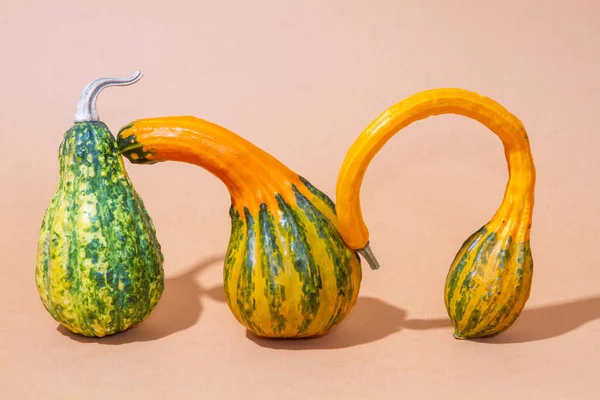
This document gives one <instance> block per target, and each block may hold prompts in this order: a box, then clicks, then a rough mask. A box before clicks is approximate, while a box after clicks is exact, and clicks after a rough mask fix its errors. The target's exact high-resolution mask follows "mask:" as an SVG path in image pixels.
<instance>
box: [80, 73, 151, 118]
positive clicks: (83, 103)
mask: <svg viewBox="0 0 600 400" xmlns="http://www.w3.org/2000/svg"><path fill="white" fill-rule="evenodd" d="M141 78H142V73H141V72H140V71H135V72H134V73H133V74H132V75H131V76H130V77H129V78H98V79H96V80H94V81H92V82H90V83H89V84H88V85H87V86H86V87H85V89H84V90H83V93H81V96H80V97H79V103H77V112H76V113H75V117H74V118H73V122H75V123H77V122H91V121H99V120H100V117H99V116H98V112H97V111H96V101H97V99H98V95H99V94H100V92H101V91H102V89H104V88H106V87H108V86H128V85H132V84H134V83H136V82H137V81H139V80H140V79H141Z"/></svg>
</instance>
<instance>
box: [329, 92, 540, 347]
mask: <svg viewBox="0 0 600 400" xmlns="http://www.w3.org/2000/svg"><path fill="white" fill-rule="evenodd" d="M439 114H459V115H463V116H466V117H469V118H472V119H474V120H476V121H479V122H480V123H482V124H484V125H485V126H487V127H488V128H489V129H490V130H492V131H493V132H494V133H495V134H496V135H498V136H499V138H500V139H501V140H502V142H503V144H504V150H505V155H506V160H507V162H508V170H509V180H508V183H507V186H506V190H505V194H504V199H503V201H502V204H501V205H500V207H499V209H498V210H497V211H496V213H495V215H494V216H493V218H492V219H491V220H490V221H489V222H488V223H487V224H486V225H485V226H483V227H482V228H481V229H480V230H478V231H477V232H476V233H474V234H473V235H471V236H470V237H469V238H468V239H467V240H466V241H465V242H464V244H463V245H462V247H461V249H460V250H459V251H458V254H457V255H456V257H455V259H454V261H453V262H452V264H451V267H450V270H449V272H448V275H447V279H446V285H445V293H444V300H445V304H446V309H447V311H448V314H449V316H450V319H451V320H452V323H453V325H454V327H455V333H454V336H455V337H456V338H459V339H462V338H478V337H488V336H493V335H495V334H498V333H500V332H502V331H504V330H506V329H507V328H509V327H510V326H511V325H512V324H513V322H514V321H515V320H516V318H517V317H518V316H519V314H520V312H521V311H522V309H523V307H524V306H525V303H526V301H527V299H528V298H529V293H530V288H531V282H532V276H533V261H532V257H531V249H530V245H529V235H530V229H531V221H532V211H533V203H534V185H535V167H534V164H533V158H532V155H531V151H530V147H529V139H528V137H527V133H526V131H525V128H524V127H523V125H522V124H521V122H520V121H519V120H518V119H517V118H516V117H515V116H514V115H512V114H511V113H510V112H508V111H507V110H506V109H505V108H504V107H502V106H501V105H500V104H498V103H497V102H495V101H493V100H491V99H489V98H487V97H484V96H481V95H479V94H477V93H473V92H470V91H466V90H462V89H435V90H429V91H425V92H421V93H417V94H415V95H413V96H410V97H409V98H407V99H405V100H404V101H402V102H400V103H398V104H396V105H394V106H392V107H390V108H389V109H388V110H386V111H385V112H384V113H383V114H381V115H380V116H379V117H378V118H377V119H375V120H374V121H373V122H372V123H371V124H370V125H369V126H368V127H367V128H366V129H365V130H364V131H363V132H362V134H361V135H360V136H359V137H358V139H357V140H356V141H355V143H354V144H353V145H352V147H351V148H350V150H349V151H348V154H347V155H346V158H345V160H344V163H343V165H342V168H341V171H340V174H339V177H338V183H337V189H336V191H337V211H338V220H339V226H340V233H341V234H342V236H343V237H344V240H345V242H346V243H347V244H348V245H349V246H350V247H351V248H354V249H360V248H361V247H363V246H365V245H366V244H368V239H369V232H368V229H367V227H366V226H365V223H364V221H363V219H362V213H361V208H360V199H359V195H360V186H361V184H362V180H363V177H364V174H365V171H366V169H367V167H368V165H369V163H370V162H371V160H372V159H373V157H374V156H375V155H376V154H377V152H378V151H379V150H380V149H381V148H382V147H383V146H384V145H385V143H386V142H387V141H388V140H389V139H390V138H391V137H392V136H394V135H395V134H396V133H397V132H398V131H399V130H401V129H402V128H404V127H406V126H408V125H409V124H411V123H413V122H415V121H418V120H421V119H424V118H427V117H429V116H433V115H439Z"/></svg>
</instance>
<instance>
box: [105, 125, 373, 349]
mask: <svg viewBox="0 0 600 400" xmlns="http://www.w3.org/2000/svg"><path fill="white" fill-rule="evenodd" d="M117 141H118V146H119V150H120V151H121V154H122V155H123V156H125V157H126V158H127V159H129V161H131V162H132V163H134V164H153V163H157V162H164V161H179V162H185V163H190V164H194V165H197V166H200V167H203V168H205V169H207V170H208V171H210V172H211V173H212V174H214V175H215V176H217V177H218V178H219V179H221V180H222V181H223V182H224V183H225V185H226V186H227V188H228V190H229V192H230V194H231V207H230V216H231V222H232V228H231V236H230V240H229V245H228V250H227V254H226V259H225V265H224V270H223V276H224V286H225V295H226V298H227V304H228V305H229V308H230V310H231V312H232V313H233V315H234V316H235V318H236V319H237V320H238V321H239V322H240V323H241V324H242V325H243V326H244V327H246V328H247V329H248V330H249V331H251V332H252V333H254V334H255V335H259V336H264V337H271V338H298V337H309V336H317V335H322V334H325V333H326V332H328V331H329V330H330V329H332V328H333V327H334V326H336V325H337V324H339V323H340V322H341V321H342V320H343V319H344V318H345V317H346V316H347V315H348V313H349V312H350V310H351V309H352V307H353V306H354V305H355V303H356V299H357V297H358V293H359V289H360V281H361V278H362V271H361V264H360V259H359V257H358V254H357V253H356V252H354V251H353V250H351V249H350V248H349V247H347V246H346V245H345V243H344V241H343V239H342V237H341V235H340V234H339V232H338V229H337V216H336V211H335V206H334V204H333V202H332V201H331V199H330V198H329V197H327V196H326V195H325V194H324V193H322V192H320V191H319V190H317V189H316V188H315V187H314V186H313V185H311V184H310V183H309V182H308V181H307V180H306V179H304V178H302V177H300V176H299V175H298V174H296V173H295V172H293V171H291V170H290V169H288V168H287V167H286V166H285V165H283V164H282V163H281V162H279V161H278V160H276V159H275V158H274V157H272V156H271V155H270V154H268V153H266V152H265V151H263V150H261V149H259V148H258V147H256V146H254V145H253V144H252V143H250V142H248V141H246V140H245V139H243V138H241V137H240V136H238V135H236V134H235V133H233V132H231V131H229V130H227V129H225V128H223V127H221V126H218V125H216V124H212V123H210V122H208V121H204V120H201V119H199V118H195V117H185V116H182V117H161V118H147V119H142V120H137V121H134V122H132V123H131V124H128V125H126V126H124V127H123V128H122V129H121V131H120V132H119V135H118V137H117Z"/></svg>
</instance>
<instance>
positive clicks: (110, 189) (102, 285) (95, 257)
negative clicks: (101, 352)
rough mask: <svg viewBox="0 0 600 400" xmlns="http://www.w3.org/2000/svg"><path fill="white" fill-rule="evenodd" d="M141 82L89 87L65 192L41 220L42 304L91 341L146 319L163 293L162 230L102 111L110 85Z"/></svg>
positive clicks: (68, 155)
mask: <svg viewBox="0 0 600 400" xmlns="http://www.w3.org/2000/svg"><path fill="white" fill-rule="evenodd" d="M140 78H141V74H140V73H139V72H136V73H135V74H133V75H132V76H131V77H129V78H126V79H120V78H101V79H97V80H95V81H93V82H91V83H90V84H89V85H88V86H87V87H86V89H85V90H84V92H83V94H82V95H81V98H80V101H79V104H78V107H77V113H76V115H75V119H74V122H75V124H74V125H73V126H72V127H71V129H69V130H68V131H67V132H66V133H65V134H64V138H63V141H62V143H61V145H60V149H59V160H60V177H59V183H58V189H57V191H56V193H55V195H54V197H53V198H52V200H51V203H50V206H49V207H48V208H47V210H46V212H45V215H44V219H43V222H42V229H41V234H40V238H39V243H38V254H37V265H36V271H35V279H36V284H37V289H38V291H39V295H40V297H41V300H42V303H43V304H44V306H45V308H46V309H47V310H48V312H49V313H50V315H52V317H54V319H55V320H56V321H58V322H59V323H60V324H62V325H63V326H65V327H66V328H68V329H69V330H71V331H72V332H75V333H79V334H82V335H85V336H97V337H101V336H105V335H111V334H115V333H117V332H121V331H123V330H126V329H128V328H130V327H132V326H134V325H136V324H138V323H140V322H142V321H144V319H146V317H148V315H149V314H150V312H151V311H152V310H153V308H154V307H155V306H156V304H157V302H158V300H159V298H160V296H161V294H162V291H163V286H164V282H163V279H164V278H163V269H162V263H163V256H162V253H161V248H160V245H159V243H158V241H157V238H156V232H155V228H154V226H153V224H152V221H151V219H150V217H149V216H148V213H147V212H146V209H145V207H144V204H143V202H142V199H141V198H140V197H139V195H138V194H137V193H136V191H135V189H134V187H133V185H132V183H131V181H130V180H129V177H128V176H127V172H126V171H125V168H124V166H123V160H122V158H121V156H120V155H119V153H118V150H117V145H116V141H115V138H114V137H113V135H112V134H111V132H110V131H109V129H108V127H107V126H106V125H105V124H104V123H102V122H100V121H99V118H98V114H97V112H96V99H97V96H98V94H99V92H100V91H101V90H102V89H103V88H105V87H107V86H124V85H130V84H132V83H134V82H136V81H138V80H139V79H140Z"/></svg>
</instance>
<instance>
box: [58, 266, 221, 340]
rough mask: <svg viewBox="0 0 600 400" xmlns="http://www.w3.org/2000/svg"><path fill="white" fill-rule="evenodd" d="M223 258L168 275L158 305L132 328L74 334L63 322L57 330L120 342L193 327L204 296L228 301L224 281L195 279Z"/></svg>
mask: <svg viewBox="0 0 600 400" xmlns="http://www.w3.org/2000/svg"><path fill="white" fill-rule="evenodd" d="M223 259H224V256H223V255H219V256H214V257H210V258H207V259H205V260H203V261H200V262H199V263H197V264H196V265H195V266H194V267H192V268H190V269H189V270H188V271H186V272H184V273H183V274H181V275H177V276H174V277H169V278H166V279H165V289H164V291H163V294H162V296H161V298H160V301H159V302H158V304H157V306H156V308H155V309H154V310H153V311H152V313H151V314H150V316H149V317H148V318H147V319H146V320H145V321H143V322H142V323H140V324H139V325H137V326H135V327H133V328H131V329H128V330H126V331H123V332H120V333H117V334H115V335H111V336H105V337H102V338H92V337H86V336H83V335H79V334H75V333H73V332H71V331H70V330H68V329H67V328H65V327H64V326H62V325H59V326H58V327H57V328H56V330H57V331H59V332H60V333H62V334H63V335H65V336H67V337H69V338H70V339H72V340H75V341H78V342H81V343H92V342H93V343H98V344H107V345H120V344H125V343H132V342H147V341H152V340H156V339H161V338H164V337H167V336H169V335H172V334H174V333H177V332H180V331H183V330H185V329H188V328H191V327H192V326H194V325H195V324H196V323H197V322H198V320H199V319H200V315H201V313H202V310H203V304H202V297H204V296H209V297H211V298H212V299H215V300H218V301H223V302H224V301H225V292H224V289H223V285H218V286H215V287H212V288H210V289H207V288H204V287H202V285H199V284H198V283H197V282H196V281H195V279H194V276H195V275H196V274H198V273H200V272H202V271H203V270H205V269H206V268H207V267H210V266H212V265H215V264H217V263H219V262H222V261H223Z"/></svg>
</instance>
